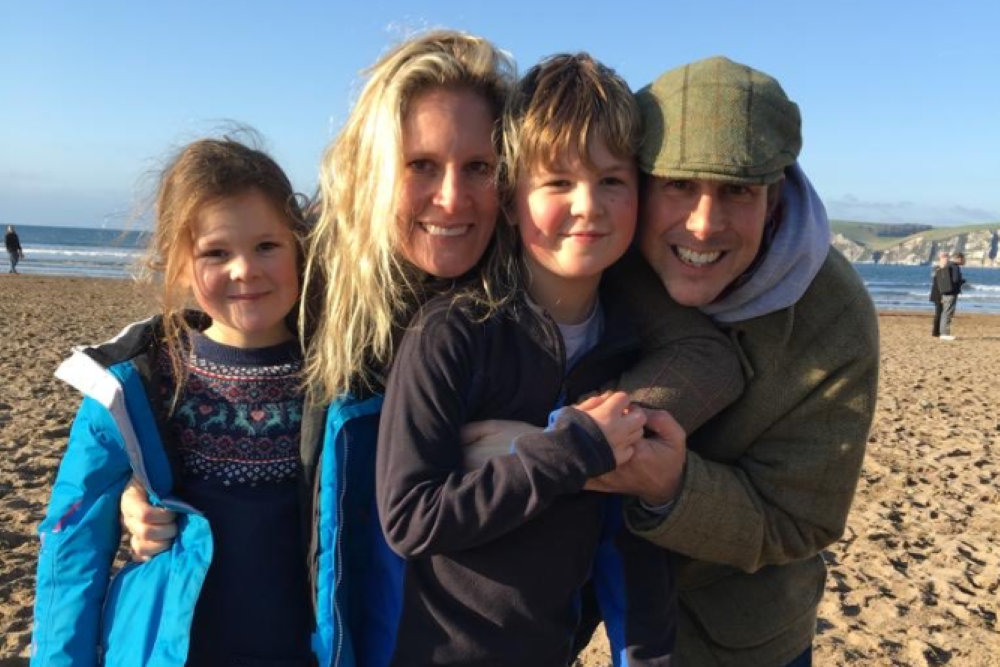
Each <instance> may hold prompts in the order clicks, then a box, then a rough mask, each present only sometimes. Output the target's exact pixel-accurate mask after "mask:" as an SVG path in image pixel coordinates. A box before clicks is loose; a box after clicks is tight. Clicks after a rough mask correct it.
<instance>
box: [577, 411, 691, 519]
mask: <svg viewBox="0 0 1000 667" xmlns="http://www.w3.org/2000/svg"><path fill="white" fill-rule="evenodd" d="M646 430H647V432H649V434H648V435H647V436H646V437H644V438H643V439H642V440H640V441H639V442H637V443H636V444H635V446H634V448H635V452H634V454H633V455H632V458H631V460H629V461H628V462H627V463H625V464H623V465H621V466H619V467H618V468H616V469H615V470H612V471H611V472H609V473H607V474H604V475H601V476H600V477H594V478H593V479H590V480H588V481H587V484H586V486H585V487H584V488H585V489H587V490H588V491H600V492H602V493H620V494H624V495H629V496H636V497H638V498H639V499H641V500H643V501H645V502H646V503H647V504H649V505H662V504H663V503H666V502H668V501H670V500H673V499H674V498H675V497H676V496H677V493H678V491H679V490H680V483H681V476H682V474H683V473H684V462H685V461H686V460H687V436H686V434H685V433H684V429H683V428H681V425H680V424H678V423H677V421H676V420H674V418H673V417H671V416H670V414H669V413H667V412H664V411H663V410H646Z"/></svg>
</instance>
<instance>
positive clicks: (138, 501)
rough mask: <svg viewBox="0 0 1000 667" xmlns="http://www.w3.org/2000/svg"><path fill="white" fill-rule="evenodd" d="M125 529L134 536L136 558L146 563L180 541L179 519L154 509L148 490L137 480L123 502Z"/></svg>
mask: <svg viewBox="0 0 1000 667" xmlns="http://www.w3.org/2000/svg"><path fill="white" fill-rule="evenodd" d="M121 512H122V526H123V527H124V528H125V530H126V531H128V532H129V533H130V535H131V537H130V538H129V546H130V547H131V548H132V558H133V560H136V561H138V562H140V563H144V562H146V561H147V560H149V559H150V558H152V557H153V556H155V555H156V554H158V553H161V552H163V551H166V550H167V549H169V548H170V545H171V544H173V541H174V538H175V537H177V516H176V515H175V514H174V513H173V512H171V511H170V510H167V509H163V508H162V507H153V506H152V505H150V504H149V501H148V500H147V498H146V489H144V488H143V486H142V484H140V483H139V482H138V480H136V479H135V477H133V478H132V479H131V480H130V481H129V483H128V486H126V487H125V492H124V493H123V494H122V500H121Z"/></svg>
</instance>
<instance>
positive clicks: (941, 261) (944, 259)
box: [938, 252, 948, 267]
mask: <svg viewBox="0 0 1000 667" xmlns="http://www.w3.org/2000/svg"><path fill="white" fill-rule="evenodd" d="M938 266H940V267H945V266H948V253H946V252H942V253H940V254H939V255H938Z"/></svg>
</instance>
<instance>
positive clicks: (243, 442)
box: [160, 334, 312, 667]
mask: <svg viewBox="0 0 1000 667" xmlns="http://www.w3.org/2000/svg"><path fill="white" fill-rule="evenodd" d="M192 348H193V354H192V356H191V358H190V359H189V360H188V363H187V367H186V369H185V370H186V373H187V378H186V383H185V386H184V389H183V391H182V393H181V395H180V397H179V399H178V401H177V405H176V409H175V410H174V411H173V413H172V414H171V416H170V417H169V419H168V424H167V430H168V438H169V439H170V441H171V442H172V443H173V447H174V450H175V452H176V453H177V454H178V455H179V456H178V458H179V460H180V467H181V475H180V479H179V480H178V483H177V493H178V495H179V496H180V497H181V498H183V499H184V500H186V501H187V502H189V503H191V504H192V505H193V506H195V507H196V508H198V509H199V510H200V511H202V512H203V513H204V514H205V516H206V517H207V518H208V520H209V523H210V525H211V528H212V535H213V542H214V555H213V557H212V565H211V567H210V568H209V571H208V576H207V578H206V580H205V584H204V587H203V589H202V593H201V596H200V597H199V599H198V606H197V608H196V609H195V617H194V624H193V627H192V630H191V649H190V651H189V659H188V662H187V664H188V666H189V667H191V666H195V665H243V664H247V665H250V664H252V665H268V666H270V665H281V666H282V667H285V666H286V665H287V666H289V667H290V666H292V665H300V664H301V665H305V664H308V659H309V655H310V650H309V635H310V633H311V630H312V612H311V605H310V603H309V589H308V574H307V568H306V562H305V556H304V554H303V549H302V540H301V536H300V521H299V516H300V515H299V509H298V502H299V500H298V485H297V482H298V474H299V431H300V427H301V421H302V395H301V392H300V389H299V383H300V371H301V370H302V358H301V353H300V351H299V346H298V343H297V342H289V343H284V344H281V345H276V346H273V347H267V348H260V349H243V348H235V347H230V346H227V345H222V344H220V343H216V342H214V341H212V340H210V339H208V338H206V337H205V336H203V335H201V334H194V336H193V340H192ZM160 358H161V359H165V358H166V355H160ZM160 370H161V372H162V373H163V377H165V378H170V376H171V373H170V371H169V367H168V365H167V364H166V362H164V363H163V367H161V369H160ZM173 391H174V385H173V383H172V382H169V381H168V382H165V383H164V394H163V396H162V399H163V401H164V402H165V404H167V405H169V403H170V401H171V400H172V398H173Z"/></svg>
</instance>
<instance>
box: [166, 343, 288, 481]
mask: <svg viewBox="0 0 1000 667" xmlns="http://www.w3.org/2000/svg"><path fill="white" fill-rule="evenodd" d="M193 348H194V354H193V355H192V356H191V358H190V359H189V360H188V363H187V368H186V370H187V373H188V377H187V382H186V383H185V386H184V389H183V391H182V393H181V396H180V398H179V399H178V402H177V409H176V410H174V412H173V414H172V415H171V417H170V418H169V424H168V428H169V431H170V434H171V436H173V437H172V440H173V442H174V444H175V447H176V448H177V451H178V453H179V454H180V460H181V463H182V473H183V476H184V477H185V478H186V479H200V480H203V481H215V482H219V483H222V484H223V485H225V486H229V485H233V484H236V485H249V486H257V485H258V484H273V483H280V482H284V481H287V480H289V479H292V478H294V477H295V476H296V474H297V472H298V465H299V429H300V426H301V422H302V396H301V393H300V391H299V372H300V371H301V369H302V360H301V355H300V354H298V345H297V343H285V344H282V345H277V346H274V347H269V348H262V349H242V348H233V347H229V346H226V345H221V344H219V343H215V342H213V341H211V340H209V339H208V338H205V337H204V336H202V335H200V334H195V336H194V340H193ZM165 357H166V355H160V359H161V360H163V361H162V362H161V363H162V365H161V369H160V370H161V372H162V374H163V375H162V376H163V377H167V378H169V377H170V373H169V367H168V362H167V361H166V360H165ZM173 390H174V388H173V386H172V383H171V382H166V383H164V390H163V391H164V394H163V399H164V401H165V402H166V404H169V402H170V401H171V399H172V398H173Z"/></svg>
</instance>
